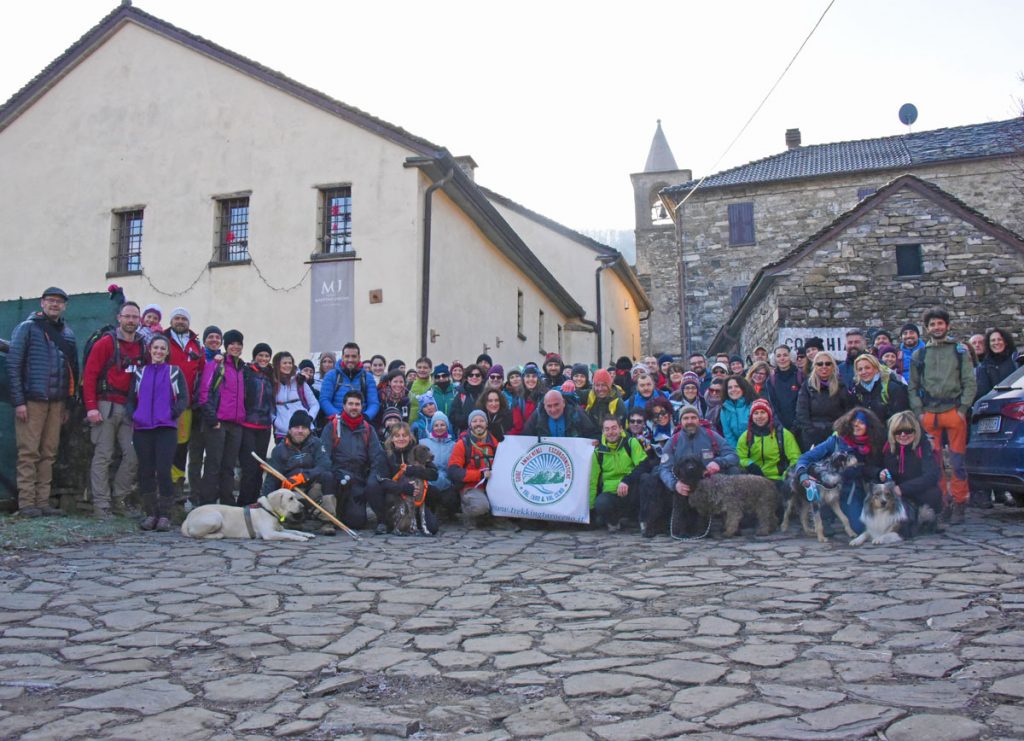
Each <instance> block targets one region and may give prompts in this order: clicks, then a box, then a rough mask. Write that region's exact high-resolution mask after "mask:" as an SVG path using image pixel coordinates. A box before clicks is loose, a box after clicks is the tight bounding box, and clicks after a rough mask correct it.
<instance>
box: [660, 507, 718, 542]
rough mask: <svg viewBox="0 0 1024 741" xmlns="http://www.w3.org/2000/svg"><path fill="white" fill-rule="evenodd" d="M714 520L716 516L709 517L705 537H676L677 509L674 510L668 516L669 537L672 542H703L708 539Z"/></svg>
mask: <svg viewBox="0 0 1024 741" xmlns="http://www.w3.org/2000/svg"><path fill="white" fill-rule="evenodd" d="M713 519H714V515H708V526H707V527H706V528H704V534H703V535H695V536H693V537H689V538H688V537H686V536H685V535H676V532H675V531H676V508H675V507H673V508H672V514H670V515H669V516H668V535H669V537H670V538H672V540H701V539H702V538H706V537H707V535H708V533H710V532H711V520H713Z"/></svg>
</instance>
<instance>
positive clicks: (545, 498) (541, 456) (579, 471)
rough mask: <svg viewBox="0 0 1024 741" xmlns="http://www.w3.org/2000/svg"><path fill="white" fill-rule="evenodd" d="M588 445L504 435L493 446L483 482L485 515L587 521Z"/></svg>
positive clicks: (571, 439)
mask: <svg viewBox="0 0 1024 741" xmlns="http://www.w3.org/2000/svg"><path fill="white" fill-rule="evenodd" d="M593 457H594V441H593V440H584V439H580V438H575V437H542V438H539V439H538V438H536V437H524V436H521V435H509V436H507V437H506V438H505V439H504V440H503V441H502V442H501V445H499V446H498V450H497V453H496V454H495V457H494V464H493V468H492V470H491V478H490V481H488V482H487V498H488V499H489V500H490V502H491V512H492V513H493V514H495V515H498V516H499V517H522V518H525V519H528V520H554V521H556V522H579V523H589V522H590V467H591V462H592V460H593Z"/></svg>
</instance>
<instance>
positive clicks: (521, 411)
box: [508, 363, 547, 435]
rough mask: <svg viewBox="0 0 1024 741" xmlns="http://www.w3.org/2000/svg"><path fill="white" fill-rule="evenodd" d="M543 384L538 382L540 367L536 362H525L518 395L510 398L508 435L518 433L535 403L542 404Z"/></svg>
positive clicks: (531, 412) (534, 407)
mask: <svg viewBox="0 0 1024 741" xmlns="http://www.w3.org/2000/svg"><path fill="white" fill-rule="evenodd" d="M546 390H547V389H545V388H544V384H542V383H541V382H540V367H538V365H537V364H536V363H527V364H526V365H524V366H523V386H522V389H521V390H520V391H519V395H518V396H516V398H514V399H513V400H512V405H511V406H512V427H511V429H510V430H509V431H508V434H509V435H518V434H520V433H521V432H522V431H523V427H525V426H526V420H528V419H529V418H530V415H532V414H533V412H534V410H535V409H536V408H537V405H539V404H542V403H543V402H542V399H543V398H544V392H545V391H546Z"/></svg>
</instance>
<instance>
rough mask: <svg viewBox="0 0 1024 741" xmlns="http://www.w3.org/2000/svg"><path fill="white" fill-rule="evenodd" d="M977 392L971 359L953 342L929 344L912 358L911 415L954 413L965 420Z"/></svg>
mask: <svg viewBox="0 0 1024 741" xmlns="http://www.w3.org/2000/svg"><path fill="white" fill-rule="evenodd" d="M922 361H923V362H922ZM922 365H923V368H922ZM922 376H923V377H922ZM977 390H978V384H977V381H976V380H975V378H974V366H973V365H972V364H971V356H970V355H969V354H968V352H967V349H966V348H965V347H963V346H962V345H960V344H959V343H958V342H956V340H951V339H949V338H948V337H947V338H946V339H944V340H942V341H941V342H935V341H934V340H929V341H928V344H927V345H925V346H924V347H922V348H921V349H919V350H917V351H915V352H914V355H913V356H912V357H911V360H910V408H911V410H913V412H914V414H921V413H922V412H935V413H936V414H938V413H941V412H948V411H949V410H950V409H956V410H957V411H959V412H960V413H961V414H963V415H964V416H968V415H970V413H971V404H973V403H974V396H975V394H976V393H977Z"/></svg>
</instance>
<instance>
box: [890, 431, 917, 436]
mask: <svg viewBox="0 0 1024 741" xmlns="http://www.w3.org/2000/svg"><path fill="white" fill-rule="evenodd" d="M913 434H914V431H913V430H896V431H895V432H894V433H893V435H896V436H899V435H913Z"/></svg>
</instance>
